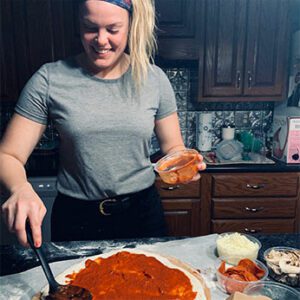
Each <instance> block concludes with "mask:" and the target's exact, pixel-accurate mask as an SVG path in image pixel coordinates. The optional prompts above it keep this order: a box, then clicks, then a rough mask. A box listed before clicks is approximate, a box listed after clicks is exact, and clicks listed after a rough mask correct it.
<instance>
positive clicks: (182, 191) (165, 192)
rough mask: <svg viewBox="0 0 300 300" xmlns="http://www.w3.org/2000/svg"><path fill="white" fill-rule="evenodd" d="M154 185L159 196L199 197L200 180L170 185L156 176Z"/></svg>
mask: <svg viewBox="0 0 300 300" xmlns="http://www.w3.org/2000/svg"><path fill="white" fill-rule="evenodd" d="M155 185H156V187H157V189H158V192H159V194H160V196H161V198H199V197H200V181H199V180H198V181H193V182H190V183H187V184H177V185H171V184H167V183H164V182H163V181H162V180H161V179H160V178H157V179H156V181H155Z"/></svg>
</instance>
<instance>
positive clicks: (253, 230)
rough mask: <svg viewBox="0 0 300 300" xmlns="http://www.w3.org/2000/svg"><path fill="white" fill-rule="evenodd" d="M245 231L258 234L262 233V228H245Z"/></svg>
mask: <svg viewBox="0 0 300 300" xmlns="http://www.w3.org/2000/svg"><path fill="white" fill-rule="evenodd" d="M244 231H245V232H247V233H257V232H260V231H261V228H259V229H249V228H244Z"/></svg>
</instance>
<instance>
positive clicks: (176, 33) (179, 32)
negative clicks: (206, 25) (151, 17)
mask: <svg viewBox="0 0 300 300" xmlns="http://www.w3.org/2000/svg"><path fill="white" fill-rule="evenodd" d="M202 5H203V1H202V0H201V1H199V0H156V1H155V9H156V15H157V21H158V24H157V27H158V30H157V36H158V56H159V57H162V58H165V59H185V60H196V59H198V58H199V47H200V46H201V40H202V36H201V34H202V30H201V28H202V27H203V26H202V24H203V22H204V18H203V12H204V10H203V7H202Z"/></svg>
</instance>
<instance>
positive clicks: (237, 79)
mask: <svg viewBox="0 0 300 300" xmlns="http://www.w3.org/2000/svg"><path fill="white" fill-rule="evenodd" d="M240 86H241V72H240V71H237V72H236V87H237V88H238V89H239V88H240Z"/></svg>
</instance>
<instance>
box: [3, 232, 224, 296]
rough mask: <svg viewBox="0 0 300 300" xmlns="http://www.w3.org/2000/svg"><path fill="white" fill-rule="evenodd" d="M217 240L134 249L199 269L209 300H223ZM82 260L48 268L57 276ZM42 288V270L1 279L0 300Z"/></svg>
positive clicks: (44, 282)
mask: <svg viewBox="0 0 300 300" xmlns="http://www.w3.org/2000/svg"><path fill="white" fill-rule="evenodd" d="M216 238H217V235H216V234H213V235H208V236H203V237H196V238H187V239H181V240H175V241H169V242H159V243H155V244H151V245H145V244H143V245H137V247H136V248H138V249H143V250H148V251H152V252H156V253H161V254H167V255H171V256H174V257H176V258H178V259H180V260H182V261H184V262H186V263H188V264H189V265H191V266H192V267H194V268H195V269H199V270H200V271H201V274H202V276H203V277H204V279H205V281H206V284H207V286H208V287H209V288H210V291H211V295H212V299H213V300H225V299H226V298H227V296H228V295H226V294H224V293H223V292H222V291H220V290H219V289H218V288H217V286H216V281H215V280H216V279H215V272H214V268H215V260H216V255H215V247H216V243H215V241H216ZM116 249H122V247H115V248H114V250H116ZM111 250H112V249H111V248H108V249H107V251H104V252H108V251H111ZM81 260H82V258H79V259H72V260H68V261H60V262H55V263H51V264H50V267H51V269H52V271H53V274H54V276H56V275H58V274H60V273H62V272H63V271H64V270H65V269H67V268H68V267H70V266H72V265H74V264H76V263H78V262H80V261H81ZM45 285H47V280H46V278H45V275H44V273H43V271H42V268H41V267H36V268H33V269H30V270H28V271H25V272H22V273H18V274H13V275H8V276H3V277H0V300H31V298H32V297H33V295H34V294H36V293H38V292H39V291H40V290H41V289H42V288H43V287H44V286H45Z"/></svg>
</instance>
